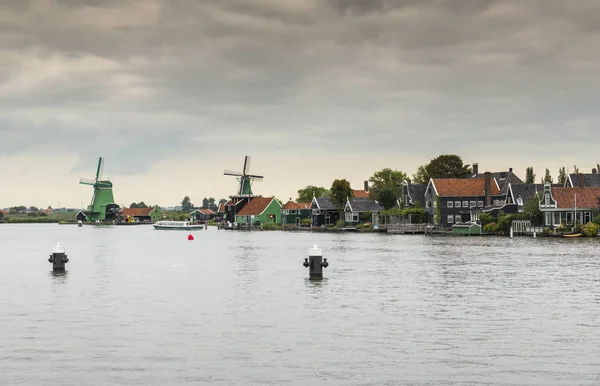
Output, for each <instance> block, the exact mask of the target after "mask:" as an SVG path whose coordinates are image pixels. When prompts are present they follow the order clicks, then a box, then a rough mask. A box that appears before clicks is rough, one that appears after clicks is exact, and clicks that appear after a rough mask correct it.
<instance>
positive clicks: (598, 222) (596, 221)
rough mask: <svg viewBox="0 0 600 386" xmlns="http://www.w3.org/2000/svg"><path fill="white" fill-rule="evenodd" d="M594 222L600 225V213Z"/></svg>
mask: <svg viewBox="0 0 600 386" xmlns="http://www.w3.org/2000/svg"><path fill="white" fill-rule="evenodd" d="M594 224H598V225H600V214H598V215H596V217H594Z"/></svg>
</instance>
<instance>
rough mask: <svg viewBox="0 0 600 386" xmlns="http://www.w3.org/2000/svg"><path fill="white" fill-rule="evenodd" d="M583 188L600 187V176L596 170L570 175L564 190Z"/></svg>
mask: <svg viewBox="0 0 600 386" xmlns="http://www.w3.org/2000/svg"><path fill="white" fill-rule="evenodd" d="M577 186H578V187H584V186H596V187H597V186H600V174H598V170H597V169H595V168H594V169H592V172H591V173H571V174H569V177H568V178H567V181H566V182H565V187H566V188H573V187H577Z"/></svg>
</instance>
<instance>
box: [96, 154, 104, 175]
mask: <svg viewBox="0 0 600 386" xmlns="http://www.w3.org/2000/svg"><path fill="white" fill-rule="evenodd" d="M103 171H104V159H103V158H102V157H100V158H99V159H98V170H96V181H98V180H99V179H101V178H102V172H103Z"/></svg>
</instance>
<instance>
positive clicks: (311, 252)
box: [308, 244, 323, 256]
mask: <svg viewBox="0 0 600 386" xmlns="http://www.w3.org/2000/svg"><path fill="white" fill-rule="evenodd" d="M308 256H323V251H322V250H321V248H317V244H315V245H313V247H312V248H310V249H309V250H308Z"/></svg>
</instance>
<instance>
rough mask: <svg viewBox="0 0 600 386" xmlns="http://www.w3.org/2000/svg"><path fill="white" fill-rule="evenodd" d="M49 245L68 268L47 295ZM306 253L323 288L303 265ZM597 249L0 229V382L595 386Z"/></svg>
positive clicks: (56, 275)
mask: <svg viewBox="0 0 600 386" xmlns="http://www.w3.org/2000/svg"><path fill="white" fill-rule="evenodd" d="M99 229H102V230H101V231H100V230H99ZM36 232H37V233H36ZM59 238H60V240H61V244H64V245H66V246H67V247H68V255H69V259H70V261H69V263H68V264H69V265H68V268H69V270H68V271H65V272H53V271H50V273H49V278H50V280H48V277H46V276H45V275H46V274H47V273H46V270H47V269H48V263H47V261H46V260H42V262H40V256H45V255H46V250H47V246H48V245H53V243H54V240H56V239H59ZM31 240H36V241H35V242H34V243H32V242H31ZM63 240H64V241H63ZM313 244H317V245H318V246H319V248H322V249H323V254H324V257H327V259H328V261H329V262H330V265H329V267H328V268H327V269H326V270H325V271H324V277H323V278H310V277H309V272H308V269H307V268H305V267H304V266H303V265H302V263H303V261H304V259H305V258H306V257H307V252H308V249H309V248H310V247H312V245H313ZM598 245H599V243H598V240H592V241H591V242H590V240H585V241H583V242H577V241H574V240H568V242H564V241H563V240H552V239H543V238H538V239H536V240H534V239H533V238H515V239H513V240H512V241H511V240H510V239H508V238H489V237H473V238H466V237H461V238H455V237H425V236H390V235H377V234H319V233H314V234H312V233H311V234H309V233H286V232H233V231H231V232H230V231H227V232H225V231H216V230H214V229H208V230H206V231H202V233H198V234H197V236H196V239H195V241H193V242H188V241H187V240H185V238H183V237H182V234H176V233H172V232H156V231H154V230H153V229H151V228H147V227H101V228H100V227H98V228H96V227H82V228H77V227H57V226H40V227H27V228H19V227H18V226H11V225H9V226H3V227H1V228H0V250H2V251H3V253H2V254H1V255H0V259H7V262H8V259H11V260H10V265H11V267H13V269H11V271H10V272H8V271H0V291H1V292H2V294H3V296H2V297H0V310H1V312H0V324H2V326H3V327H4V329H5V331H10V333H7V334H3V335H1V336H0V380H2V382H1V383H2V384H19V383H28V384H51V385H75V384H98V385H114V384H128V385H154V384H156V385H159V384H176V385H185V384H190V385H193V384H217V385H229V384H288V385H366V384H370V385H384V384H400V385H403V384H405V385H463V384H469V385H486V384H487V385H492V384H503V385H565V384H568V385H595V384H597V381H598V369H599V368H600V359H598V358H600V336H599V335H598V333H597V332H598V329H599V328H600V307H598V303H599V302H600V295H598V293H600V261H599V260H598V258H597V255H598V250H599V249H600V248H598ZM16 256H18V258H16V259H15V257H16ZM5 263H6V262H5ZM166 268H171V269H166ZM173 268H176V269H173ZM57 347H59V348H60V350H58V349H57ZM232 369H235V371H232ZM549 369H551V370H549Z"/></svg>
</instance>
